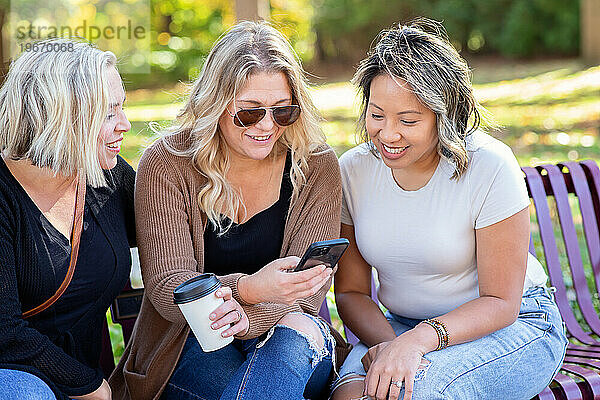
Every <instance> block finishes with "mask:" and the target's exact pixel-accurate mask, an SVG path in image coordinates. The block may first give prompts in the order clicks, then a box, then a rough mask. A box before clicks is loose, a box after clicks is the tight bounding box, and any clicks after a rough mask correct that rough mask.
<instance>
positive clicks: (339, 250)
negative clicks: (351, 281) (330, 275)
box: [292, 239, 350, 272]
mask: <svg viewBox="0 0 600 400" xmlns="http://www.w3.org/2000/svg"><path fill="white" fill-rule="evenodd" d="M349 244H350V242H348V240H347V239H333V240H323V241H320V242H314V243H313V244H311V245H310V246H309V247H308V249H307V250H306V252H305V253H304V255H303V256H302V258H301V259H300V262H298V265H297V266H296V268H294V269H293V270H292V271H293V272H298V271H304V270H305V269H308V268H312V267H314V266H317V265H321V264H323V265H325V266H327V267H329V268H333V267H335V265H336V264H337V263H338V261H339V259H340V258H341V257H342V254H344V251H346V249H347V248H348V245H349Z"/></svg>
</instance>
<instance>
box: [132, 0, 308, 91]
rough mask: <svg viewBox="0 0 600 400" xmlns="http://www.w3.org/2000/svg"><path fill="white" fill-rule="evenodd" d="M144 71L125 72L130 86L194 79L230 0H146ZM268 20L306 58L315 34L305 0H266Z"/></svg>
mask: <svg viewBox="0 0 600 400" xmlns="http://www.w3.org/2000/svg"><path fill="white" fill-rule="evenodd" d="M150 1H151V8H152V14H151V24H152V31H151V40H152V45H151V46H152V47H151V50H152V53H151V60H150V61H151V67H152V73H151V74H150V75H142V74H140V75H127V76H126V77H125V78H126V80H127V81H128V83H129V86H130V87H142V86H144V87H152V86H161V85H164V84H165V83H166V82H176V81H179V80H183V81H188V80H193V79H194V78H196V77H197V76H198V74H199V72H200V69H201V68H202V65H203V63H204V58H205V57H206V55H207V54H208V53H209V51H210V48H211V46H212V44H213V43H214V42H215V41H216V40H217V39H218V38H219V36H220V35H221V34H223V33H224V32H225V31H226V30H227V29H229V28H230V27H231V26H233V25H234V24H235V1H233V0H150ZM270 11H271V20H270V22H271V23H272V24H273V25H274V26H275V27H276V28H277V29H279V30H280V31H281V32H282V33H283V34H284V35H285V36H286V37H287V38H288V39H289V40H290V42H291V43H292V46H294V49H295V50H296V52H297V53H298V54H299V56H300V57H301V58H302V59H303V61H307V60H308V59H310V58H312V54H313V50H312V49H313V43H314V42H315V35H314V33H313V32H312V30H311V21H312V18H313V8H312V7H311V5H310V0H271V1H270Z"/></svg>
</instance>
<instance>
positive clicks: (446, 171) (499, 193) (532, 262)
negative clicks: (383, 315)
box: [340, 132, 547, 319]
mask: <svg viewBox="0 0 600 400" xmlns="http://www.w3.org/2000/svg"><path fill="white" fill-rule="evenodd" d="M467 151H468V154H469V160H470V163H469V166H468V168H467V171H466V172H465V174H464V175H463V176H462V177H461V178H460V179H459V180H458V181H457V180H455V179H452V180H451V179H450V178H451V176H452V174H453V173H454V165H453V164H452V163H451V162H450V161H448V160H446V159H445V158H442V159H441V160H440V162H439V164H438V167H437V169H436V170H435V172H434V174H433V176H432V177H431V179H430V180H429V182H428V183H427V184H426V185H425V186H424V187H422V188H421V189H419V190H415V191H405V190H403V189H402V188H401V187H399V186H398V185H397V184H396V182H395V181H394V178H393V177H392V171H391V169H390V168H388V167H387V166H386V165H385V164H384V163H383V161H382V160H381V159H379V158H376V157H375V156H374V155H373V154H372V153H371V152H370V151H369V149H368V147H367V145H366V144H362V145H360V146H357V147H355V148H353V149H351V150H349V151H347V152H346V153H344V154H343V155H342V157H340V167H341V173H342V185H343V194H344V197H343V202H342V223H344V224H347V225H354V232H355V236H356V243H357V245H358V249H359V250H360V253H361V255H362V256H363V258H364V259H365V261H366V262H367V263H368V264H369V265H371V266H373V267H374V268H376V269H377V274H378V277H379V283H380V286H379V290H378V293H377V294H378V297H379V300H380V301H381V303H382V304H383V305H384V306H385V307H386V308H387V309H389V310H390V311H391V312H393V313H395V314H398V315H402V316H404V317H408V318H419V319H424V318H432V317H435V316H439V315H442V314H445V313H447V312H449V311H451V310H453V309H455V308H456V307H458V306H460V305H462V304H464V303H465V302H467V301H470V300H473V299H475V298H477V297H478V296H479V287H478V281H477V260H476V257H475V229H480V228H484V227H486V226H489V225H492V224H495V223H496V222H499V221H502V220H503V219H506V218H508V217H510V216H511V215H514V214H516V213H517V212H519V211H521V210H523V209H524V208H525V207H528V206H529V197H528V195H527V188H526V186H525V181H524V178H523V174H522V172H521V169H520V168H519V165H518V163H517V160H516V159H515V156H514V155H513V153H512V151H511V150H510V148H509V147H508V146H506V145H505V144H504V143H502V142H500V141H498V140H496V139H494V138H492V137H491V136H489V135H487V134H485V133H482V132H475V133H473V134H472V135H470V136H469V137H468V139H467ZM546 280H547V277H546V274H545V272H544V269H543V267H542V266H541V264H540V263H539V262H538V261H537V260H536V259H535V257H533V256H532V255H529V258H528V262H527V275H526V278H525V287H524V291H525V290H526V289H528V288H529V287H532V286H542V285H545V283H546Z"/></svg>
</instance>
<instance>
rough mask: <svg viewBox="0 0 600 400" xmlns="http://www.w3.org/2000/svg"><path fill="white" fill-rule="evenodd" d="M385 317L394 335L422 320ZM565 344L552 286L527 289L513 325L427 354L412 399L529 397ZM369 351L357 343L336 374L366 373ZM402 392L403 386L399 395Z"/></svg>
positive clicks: (549, 377)
mask: <svg viewBox="0 0 600 400" xmlns="http://www.w3.org/2000/svg"><path fill="white" fill-rule="evenodd" d="M386 317H387V318H388V321H389V322H390V324H391V325H392V328H394V331H395V332H396V335H400V334H402V333H404V332H406V331H407V330H409V329H411V328H413V327H415V326H416V325H417V324H418V323H419V322H420V320H414V319H408V318H403V317H400V316H397V315H394V314H391V313H387V315H386ZM450 335H452V332H450ZM567 343H568V342H567V338H566V336H565V330H564V325H563V323H562V319H561V317H560V314H559V311H558V307H557V306H556V304H555V303H554V297H553V295H552V293H551V290H550V289H548V288H543V287H534V288H531V289H529V290H528V291H527V292H526V293H525V294H524V295H523V299H522V301H521V309H520V311H519V317H518V318H517V320H516V321H515V322H514V323H513V324H512V325H510V326H507V327H506V328H503V329H500V330H499V331H496V332H493V333H491V334H489V335H487V336H485V337H482V338H480V339H477V340H474V341H472V342H467V343H462V344H457V345H454V346H450V347H447V348H446V349H443V350H439V351H432V352H430V353H427V354H426V355H425V358H426V359H427V360H429V361H430V364H429V365H428V366H426V367H425V368H424V369H423V370H422V371H419V372H418V373H417V376H416V378H415V383H414V388H413V390H414V392H413V397H412V398H413V400H420V399H428V400H432V399H439V400H442V399H460V400H468V399H473V400H485V399H490V400H496V399H511V400H518V399H524V400H525V399H531V398H532V397H534V396H535V395H537V394H538V393H539V392H541V391H542V390H543V389H544V388H545V387H546V386H548V384H549V383H550V382H551V381H552V378H553V377H554V375H555V374H556V372H557V370H558V369H559V368H560V366H561V364H562V361H563V358H564V356H565V351H566V347H567ZM367 350H368V348H367V346H365V345H364V344H362V343H359V344H357V345H356V346H355V347H354V348H353V349H352V351H351V352H350V354H349V355H348V357H347V358H346V360H345V362H344V365H343V366H342V368H341V370H340V377H342V378H343V377H344V376H348V375H350V374H358V375H363V376H364V375H366V372H365V370H364V368H363V366H362V363H361V358H362V357H363V355H365V353H366V352H367ZM402 396H404V389H403V390H402V392H401V394H400V397H399V398H402Z"/></svg>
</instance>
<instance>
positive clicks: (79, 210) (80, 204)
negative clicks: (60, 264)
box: [23, 174, 86, 318]
mask: <svg viewBox="0 0 600 400" xmlns="http://www.w3.org/2000/svg"><path fill="white" fill-rule="evenodd" d="M85 188H86V184H85V175H82V174H80V175H79V178H78V181H77V192H76V199H75V216H74V218H73V230H72V232H71V260H70V261H69V269H68V270H67V275H66V276H65V279H64V280H63V282H62V283H61V284H60V286H59V287H58V289H57V290H56V293H54V295H52V297H50V298H49V299H48V300H46V301H44V302H43V303H42V304H40V305H39V306H37V307H35V308H32V309H31V310H29V311H25V312H24V313H23V318H29V317H32V316H34V315H36V314H39V313H41V312H42V311H44V310H45V309H47V308H48V307H50V306H51V305H52V304H54V303H55V302H56V300H58V299H59V298H60V296H62V295H63V293H64V292H65V290H67V287H68V286H69V284H70V283H71V279H72V278H73V273H74V272H75V264H77V254H78V253H79V242H80V240H81V231H82V229H83V211H84V208H85Z"/></svg>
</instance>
